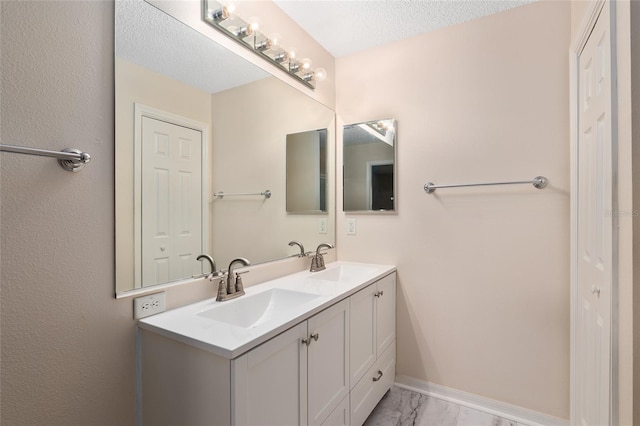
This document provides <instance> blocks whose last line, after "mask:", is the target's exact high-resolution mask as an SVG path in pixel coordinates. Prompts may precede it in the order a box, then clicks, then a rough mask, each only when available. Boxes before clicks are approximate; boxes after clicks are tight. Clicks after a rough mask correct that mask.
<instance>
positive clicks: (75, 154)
mask: <svg viewBox="0 0 640 426" xmlns="http://www.w3.org/2000/svg"><path fill="white" fill-rule="evenodd" d="M0 151H2V152H12V153H14V154H27V155H38V156H41V157H53V158H57V159H58V163H59V164H60V167H62V168H63V169H65V170H67V171H70V172H74V173H75V172H79V171H80V170H82V168H83V167H84V165H85V164H87V163H88V162H89V161H91V156H90V155H89V154H88V153H86V152H82V151H80V150H79V149H75V148H65V149H63V150H62V151H49V150H47V149H38V148H27V147H23V146H15V145H0Z"/></svg>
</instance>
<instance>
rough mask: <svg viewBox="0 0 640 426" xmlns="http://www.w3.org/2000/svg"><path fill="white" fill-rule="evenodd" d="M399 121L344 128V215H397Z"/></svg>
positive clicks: (391, 120) (357, 124)
mask: <svg viewBox="0 0 640 426" xmlns="http://www.w3.org/2000/svg"><path fill="white" fill-rule="evenodd" d="M396 128H397V127H396V120H394V119H384V120H374V121H367V122H363V123H356V124H350V125H347V126H344V128H343V166H344V169H343V193H344V211H346V212H354V211H394V210H395V205H396V194H395V152H396Z"/></svg>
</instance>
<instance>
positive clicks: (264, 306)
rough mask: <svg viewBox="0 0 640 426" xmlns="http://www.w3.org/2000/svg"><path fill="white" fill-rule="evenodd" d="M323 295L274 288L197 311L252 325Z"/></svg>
mask: <svg viewBox="0 0 640 426" xmlns="http://www.w3.org/2000/svg"><path fill="white" fill-rule="evenodd" d="M317 297H320V296H319V295H318V294H312V293H303V292H300V291H293V290H285V289H279V288H274V289H270V290H267V291H263V292H261V293H257V294H252V295H247V296H242V297H240V298H239V299H236V300H233V301H231V302H220V303H224V304H223V305H218V306H215V307H214V308H211V309H207V310H205V311H202V312H198V314H197V315H199V316H202V317H205V318H209V319H212V320H215V321H220V322H223V323H225V324H229V325H233V326H236V327H241V328H253V327H257V326H258V325H260V324H264V323H265V322H268V321H270V320H272V319H276V318H279V317H282V316H283V315H286V313H287V312H288V311H290V310H291V309H294V308H296V307H298V306H300V305H302V304H304V303H307V302H310V301H311V300H313V299H315V298H317Z"/></svg>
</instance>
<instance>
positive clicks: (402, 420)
mask: <svg viewBox="0 0 640 426" xmlns="http://www.w3.org/2000/svg"><path fill="white" fill-rule="evenodd" d="M364 425H365V426H526V425H524V424H522V423H517V422H515V421H513V420H509V419H505V418H503V417H498V416H495V415H493V414H488V413H485V412H482V411H479V410H474V409H472V408H468V407H463V406H461V405H457V404H454V403H451V402H447V401H444V400H441V399H437V398H433V397H430V396H427V395H424V394H421V393H418V392H413V391H410V390H407V389H403V388H399V387H396V386H394V387H392V388H391V390H390V391H389V392H387V394H386V395H385V396H384V397H383V398H382V400H381V401H380V402H379V403H378V405H377V406H376V408H375V409H374V410H373V412H372V413H371V415H370V416H369V418H368V419H367V420H366V421H365V423H364Z"/></svg>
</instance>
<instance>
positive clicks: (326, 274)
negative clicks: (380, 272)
mask: <svg viewBox="0 0 640 426" xmlns="http://www.w3.org/2000/svg"><path fill="white" fill-rule="evenodd" d="M373 270H374V269H373V268H371V267H368V266H361V265H340V266H337V267H335V268H331V269H325V270H324V271H320V272H313V273H312V274H311V277H310V278H312V279H315V280H321V281H336V282H337V281H347V280H352V279H354V278H357V277H359V276H362V274H367V273H370V272H372V271H373Z"/></svg>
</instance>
